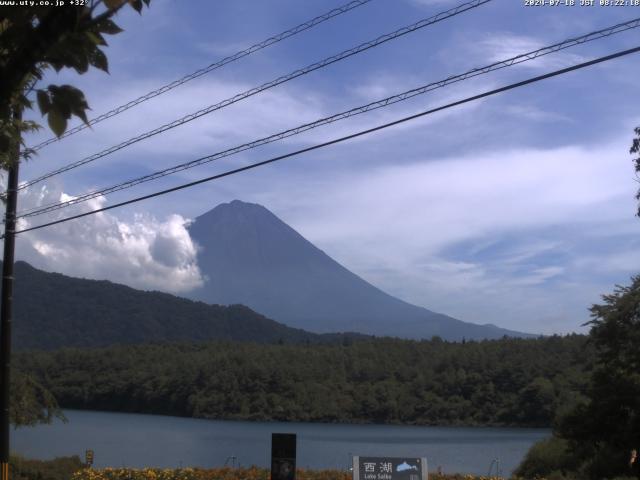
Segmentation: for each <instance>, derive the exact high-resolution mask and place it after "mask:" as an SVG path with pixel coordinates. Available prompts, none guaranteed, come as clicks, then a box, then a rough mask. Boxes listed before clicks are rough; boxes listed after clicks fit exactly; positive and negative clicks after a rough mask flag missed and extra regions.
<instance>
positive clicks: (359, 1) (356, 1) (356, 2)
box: [31, 0, 372, 151]
mask: <svg viewBox="0 0 640 480" xmlns="http://www.w3.org/2000/svg"><path fill="white" fill-rule="evenodd" d="M371 1H372V0H353V1H351V2H349V3H347V4H346V5H342V6H341V7H338V8H334V9H333V10H331V11H329V12H327V13H325V14H323V15H319V16H317V17H315V18H313V19H311V20H309V21H307V22H304V23H301V24H300V25H297V26H295V27H293V28H291V29H289V30H286V31H284V32H282V33H279V34H277V35H274V36H273V37H270V38H267V39H266V40H263V41H262V42H259V43H256V44H255V45H252V46H250V47H249V48H247V49H245V50H241V51H239V52H236V53H234V54H233V55H229V56H228V57H225V58H223V59H222V60H219V61H217V62H215V63H212V64H211V65H209V66H207V67H204V68H201V69H199V70H196V71H195V72H193V73H190V74H188V75H185V76H184V77H182V78H179V79H178V80H174V81H173V82H171V83H167V84H166V85H163V86H161V87H160V88H157V89H156V90H153V91H151V92H149V93H146V94H144V95H141V96H140V97H138V98H136V99H134V100H131V101H129V102H127V103H125V104H123V105H120V106H118V107H116V108H114V109H112V110H109V111H108V112H106V113H103V114H102V115H99V116H97V117H95V118H92V119H91V120H89V123H88V125H87V124H84V123H83V124H80V125H78V126H77V127H74V128H71V129H69V130H67V131H66V132H65V133H64V134H63V135H61V136H60V137H52V138H49V139H48V140H45V141H44V142H42V143H39V144H37V145H35V146H34V147H31V151H38V150H40V149H42V148H44V147H46V146H47V145H50V144H52V143H54V142H57V141H58V140H61V139H63V138H66V137H68V136H70V135H73V134H75V133H78V132H80V131H82V130H84V129H85V128H88V127H90V126H93V125H95V124H96V123H100V122H102V121H103V120H106V119H108V118H111V117H114V116H116V115H119V114H120V113H122V112H124V111H126V110H129V109H130V108H133V107H135V106H136V105H139V104H141V103H143V102H146V101H147V100H151V99H152V98H155V97H157V96H159V95H162V94H163V93H166V92H168V91H169V90H173V89H174V88H176V87H179V86H180V85H184V84H185V83H187V82H190V81H191V80H194V79H196V78H198V77H201V76H203V75H206V74H207V73H209V72H212V71H214V70H216V69H218V68H221V67H223V66H225V65H227V64H229V63H232V62H235V61H236V60H240V59H241V58H243V57H246V56H248V55H251V54H252V53H255V52H257V51H259V50H262V49H263V48H267V47H269V46H271V45H273V44H275V43H278V42H281V41H282V40H285V39H287V38H289V37H292V36H294V35H297V34H298V33H300V32H304V31H305V30H309V29H310V28H313V27H315V26H316V25H319V24H321V23H323V22H326V21H327V20H330V19H332V18H334V17H337V16H338V15H342V14H343V13H346V12H348V11H350V10H353V9H354V8H357V7H360V6H362V5H364V4H366V3H369V2H371Z"/></svg>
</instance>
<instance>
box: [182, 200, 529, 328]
mask: <svg viewBox="0 0 640 480" xmlns="http://www.w3.org/2000/svg"><path fill="white" fill-rule="evenodd" d="M189 232H190V234H191V237H192V239H193V240H194V241H195V242H196V243H197V244H198V246H199V252H198V265H199V267H200V270H201V272H202V273H203V274H204V276H205V277H206V281H205V284H204V286H203V287H201V288H198V289H197V290H194V291H193V292H190V293H189V294H188V296H189V297H191V298H194V299H198V300H202V301H204V302H208V303H220V304H236V303H241V304H244V305H248V306H249V307H251V308H252V309H254V310H256V311H259V312H261V313H263V314H265V315H267V316H268V317H270V318H274V319H276V320H277V321H280V322H283V323H285V324H287V325H289V326H292V327H296V328H302V329H305V330H309V331H312V332H336V331H338V332H339V331H356V332H361V333H365V334H373V335H390V336H397V337H404V338H431V337H432V336H435V335H437V336H440V337H442V338H443V339H446V340H462V339H463V338H466V339H494V338H500V337H503V336H505V335H507V336H513V337H524V336H530V335H528V334H525V333H521V332H515V331H512V330H506V329H502V328H499V327H496V326H495V325H491V324H487V325H477V324H473V323H468V322H462V321H460V320H457V319H455V318H452V317H449V316H447V315H443V314H440V313H435V312H432V311H430V310H428V309H426V308H422V307H417V306H415V305H411V304H409V303H407V302H404V301H402V300H400V299H398V298H395V297H393V296H391V295H389V294H387V293H385V292H383V291H382V290H380V289H378V288H376V287H374V286H373V285H371V284H369V283H368V282H366V281H365V280H363V279H362V278H360V277H358V276H357V275H355V274H354V273H352V272H350V271H349V270H347V269H346V268H344V267H343V266H342V265H340V264H339V263H337V262H336V261H335V260H333V259H332V258H330V257H329V256H328V255H326V254H325V253H324V252H323V251H322V250H320V249H318V248H317V247H315V246H314V245H313V244H312V243H310V242H309V241H307V240H306V239H305V238H304V237H302V236H301V235H300V234H299V233H298V232H296V231H295V230H294V229H292V228H291V227H290V226H288V225H287V224H286V223H284V222H283V221H282V220H280V219H279V218H278V217H276V216H275V215H274V214H273V213H271V212H270V211H269V210H267V209H266V208H265V207H263V206H261V205H257V204H253V203H245V202H242V201H239V200H234V201H232V202H230V203H223V204H221V205H218V206H217V207H215V208H214V209H213V210H210V211H209V212H207V213H205V214H203V215H201V216H199V217H197V218H196V219H195V221H194V222H193V223H192V224H191V225H190V226H189Z"/></svg>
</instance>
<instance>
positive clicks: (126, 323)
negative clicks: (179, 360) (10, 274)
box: [0, 262, 357, 349]
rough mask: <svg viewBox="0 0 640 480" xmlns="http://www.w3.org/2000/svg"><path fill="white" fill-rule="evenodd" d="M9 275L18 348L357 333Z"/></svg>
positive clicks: (119, 289)
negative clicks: (331, 331) (303, 326)
mask: <svg viewBox="0 0 640 480" xmlns="http://www.w3.org/2000/svg"><path fill="white" fill-rule="evenodd" d="M0 265H1V262H0ZM15 274H16V281H15V289H14V302H15V306H14V322H13V345H14V347H15V348H17V349H56V348H60V347H100V346H108V345H115V344H140V343H167V342H194V341H195V342H203V341H209V340H229V341H240V342H255V343H278V342H285V343H306V342H310V343H325V342H332V341H343V340H344V339H345V338H347V337H348V338H354V337H357V336H355V335H347V336H346V337H345V336H341V335H316V334H313V333H309V332H305V331H303V330H299V329H295V328H290V327H287V326H286V325H282V324H280V323H278V322H275V321H273V320H270V319H268V318H266V317H264V316H263V315H260V314H259V313H256V312H254V311H253V310H251V309H249V308H248V307H245V306H242V305H233V306H229V307H225V306H220V305H207V304H204V303H201V302H194V301H191V300H187V299H184V298H179V297H175V296H173V295H169V294H167V293H160V292H144V291H140V290H135V289H133V288H130V287H126V286H124V285H118V284H116V283H111V282H108V281H97V280H85V279H81V278H72V277H67V276H65V275H61V274H59V273H47V272H43V271H42V270H38V269H36V268H34V267H32V266H31V265H29V264H28V263H25V262H16V265H15Z"/></svg>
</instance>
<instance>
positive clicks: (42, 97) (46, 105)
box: [36, 90, 51, 115]
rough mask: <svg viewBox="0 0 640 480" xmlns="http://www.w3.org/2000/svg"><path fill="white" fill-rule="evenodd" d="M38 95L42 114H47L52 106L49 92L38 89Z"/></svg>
mask: <svg viewBox="0 0 640 480" xmlns="http://www.w3.org/2000/svg"><path fill="white" fill-rule="evenodd" d="M36 96H37V99H38V107H39V108H40V113H42V115H45V114H46V113H47V112H48V111H49V109H50V108H51V99H50V98H49V94H48V93H47V92H45V91H44V90H38V91H37V92H36Z"/></svg>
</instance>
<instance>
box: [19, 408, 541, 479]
mask: <svg viewBox="0 0 640 480" xmlns="http://www.w3.org/2000/svg"><path fill="white" fill-rule="evenodd" d="M65 415H66V416H67V418H68V419H69V423H67V424H63V423H61V422H56V423H54V424H53V425H44V426H38V427H33V428H28V427H27V428H20V429H18V430H12V433H11V435H12V451H13V452H15V453H19V454H21V455H24V456H26V457H30V458H39V459H48V458H53V457H56V456H63V455H80V457H81V458H84V451H85V450H86V449H92V450H94V452H95V464H94V465H95V466H96V467H106V466H113V467H119V466H128V467H145V466H156V467H180V466H185V467H186V466H201V467H214V466H222V465H224V463H225V461H227V459H228V458H229V457H232V456H235V457H236V458H237V459H236V460H235V464H236V465H238V463H239V464H240V465H242V466H250V465H258V466H263V467H268V466H269V465H270V452H271V433H296V434H297V435H298V447H297V448H298V466H299V467H305V468H306V467H309V468H337V469H347V468H348V467H349V465H350V462H351V455H361V456H378V455H380V456H383V455H386V456H414V457H426V458H427V461H428V464H429V470H432V471H433V470H435V469H436V468H437V467H438V466H440V467H442V469H443V471H444V472H449V473H453V472H459V473H474V474H482V475H486V474H487V473H488V472H489V467H490V464H491V462H492V460H493V459H496V458H498V459H499V460H500V468H501V470H502V473H503V474H504V475H509V474H510V473H511V472H512V471H513V469H514V468H515V467H516V466H517V465H518V463H519V462H520V460H521V459H522V458H523V456H524V454H525V453H526V451H527V450H528V448H529V447H530V446H531V445H532V444H533V443H535V442H536V441H538V440H540V439H543V438H545V437H548V436H549V435H550V431H549V430H546V429H525V428H449V427H414V426H390V425H341V424H340V425H336V424H314V423H276V422H274V423H268V422H228V421H213V420H200V419H191V418H178V417H165V416H157V415H137V414H126V413H106V412H89V411H78V410H66V411H65ZM228 462H229V464H231V463H232V462H233V460H231V459H230V460H228ZM493 471H494V472H495V467H494V470H493Z"/></svg>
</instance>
